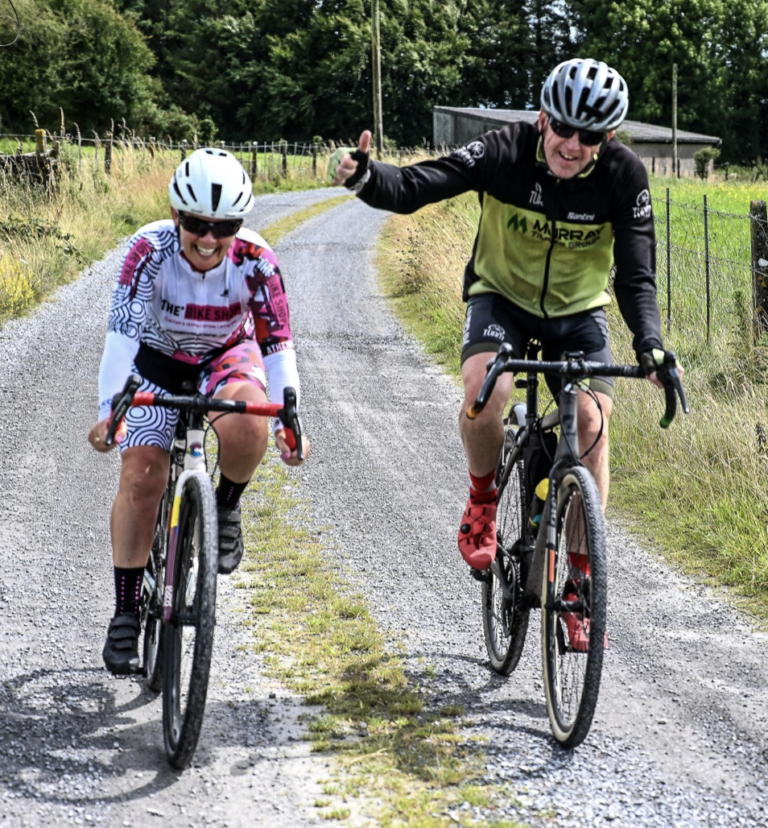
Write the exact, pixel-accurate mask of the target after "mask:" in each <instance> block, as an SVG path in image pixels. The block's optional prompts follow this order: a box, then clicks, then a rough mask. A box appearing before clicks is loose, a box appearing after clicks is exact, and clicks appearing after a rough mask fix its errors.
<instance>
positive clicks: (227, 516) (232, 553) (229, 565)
mask: <svg viewBox="0 0 768 828" xmlns="http://www.w3.org/2000/svg"><path fill="white" fill-rule="evenodd" d="M242 559H243V529H242V527H241V526H240V506H235V508H234V509H227V508H226V507H225V506H219V575H229V573H230V572H234V571H235V569H237V567H238V566H239V565H240V561H241V560H242Z"/></svg>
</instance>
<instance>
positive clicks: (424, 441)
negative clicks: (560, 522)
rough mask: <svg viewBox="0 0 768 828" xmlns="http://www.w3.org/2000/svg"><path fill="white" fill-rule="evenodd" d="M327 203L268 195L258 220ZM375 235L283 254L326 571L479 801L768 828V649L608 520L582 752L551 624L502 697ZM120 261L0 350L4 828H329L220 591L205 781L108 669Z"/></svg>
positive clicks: (558, 815)
mask: <svg viewBox="0 0 768 828" xmlns="http://www.w3.org/2000/svg"><path fill="white" fill-rule="evenodd" d="M338 194H339V193H338V191H333V190H320V191H313V192H308V193H290V194H282V195H275V196H268V197H263V198H260V199H259V200H258V205H257V209H256V211H255V213H254V215H253V219H252V221H251V223H252V225H253V226H254V227H256V228H258V227H259V226H265V225H266V224H268V223H271V222H273V221H275V220H277V219H279V218H281V217H282V216H283V215H286V214H288V213H290V212H291V211H293V210H296V209H300V208H301V207H304V206H308V205H309V204H311V203H313V202H314V201H316V200H318V199H322V198H327V197H336V196H337V195H338ZM385 218H386V216H385V215H384V214H381V213H377V212H375V211H373V210H370V209H369V208H367V207H365V206H364V205H362V204H360V203H358V202H348V203H344V204H342V205H340V206H338V207H336V208H334V209H332V210H330V211H328V212H326V213H324V214H322V215H319V216H317V217H315V218H314V219H312V220H310V221H309V222H307V223H306V224H305V225H303V226H302V227H301V228H299V229H298V230H297V231H295V232H294V233H292V234H290V235H289V236H286V237H284V238H283V240H282V241H281V243H280V244H279V245H278V248H277V252H278V255H279V258H280V261H281V265H282V269H283V272H284V273H285V276H286V283H287V289H288V292H289V295H290V300H291V308H292V318H293V327H294V332H295V335H296V338H297V341H298V348H299V362H300V370H301V373H302V384H303V411H304V414H303V419H304V425H305V427H306V429H307V432H308V434H309V436H310V438H311V439H312V449H313V454H312V458H311V460H310V461H309V463H308V464H307V466H306V467H305V468H304V469H302V470H300V471H298V472H296V473H295V478H296V480H297V482H298V483H300V486H301V490H302V494H303V496H304V497H305V498H306V499H307V500H308V501H309V503H310V504H311V513H312V515H313V519H315V520H316V521H317V522H318V524H320V525H322V526H327V527H330V534H331V535H332V536H333V540H334V544H333V546H334V550H335V551H333V552H329V554H334V555H336V556H337V557H338V562H339V565H340V566H342V567H344V568H345V570H346V571H348V572H349V574H350V578H351V579H352V580H353V583H354V584H355V585H356V586H357V587H359V588H360V589H361V590H362V591H363V592H364V594H365V595H366V596H367V599H368V601H369V604H370V607H371V610H372V612H373V613H374V615H375V617H376V619H377V620H378V622H379V624H380V626H381V628H382V629H383V630H384V631H385V632H386V633H387V635H388V637H389V639H390V640H392V641H393V642H404V643H405V645H406V649H407V653H408V668H409V671H410V672H411V673H412V674H413V676H414V680H415V681H416V680H417V681H419V682H420V683H421V685H422V686H423V687H424V688H425V692H426V693H427V695H429V696H431V698H432V699H433V700H434V702H435V703H440V704H448V703H457V704H462V705H464V707H465V708H466V710H467V716H466V718H465V720H464V729H463V732H464V734H465V735H466V739H467V743H468V744H472V745H474V748H473V749H474V750H478V751H483V755H484V762H485V768H486V771H485V772H486V780H487V781H488V782H489V783H509V784H510V785H511V786H512V788H513V789H514V790H516V791H517V792H518V796H517V797H516V798H511V799H510V803H509V813H508V817H509V818H516V819H518V820H520V822H523V823H529V824H530V825H533V826H544V825H546V826H555V827H556V828H566V826H577V825H578V826H602V825H612V826H621V827H622V828H623V826H633V828H636V827H639V828H656V826H658V828H700V827H701V828H704V826H706V828H720V827H721V826H722V828H732V827H733V828H735V826H750V827H751V826H756V827H758V828H759V827H760V826H768V810H767V809H766V808H767V806H766V804H765V794H764V790H765V787H766V777H767V776H768V737H766V727H767V725H768V640H767V639H766V637H765V636H761V635H759V634H756V633H754V632H753V631H752V630H751V628H750V625H749V623H748V620H747V619H745V618H744V617H743V616H740V615H739V614H737V613H736V612H735V611H734V610H732V609H730V608H729V607H728V606H727V605H726V603H725V602H724V600H723V596H721V595H719V594H717V593H715V592H713V591H712V590H709V589H706V588H704V587H701V586H699V585H696V584H695V583H693V582H692V581H690V580H689V579H687V578H685V577H683V576H681V575H680V574H678V573H676V572H674V571H672V570H670V569H669V568H668V567H667V566H665V565H664V564H663V563H662V562H661V561H660V559H659V558H658V557H657V556H655V555H654V554H653V553H652V552H649V551H648V550H645V549H643V548H642V547H641V546H640V545H638V544H637V543H636V542H634V541H633V540H632V539H631V538H630V537H629V536H628V535H627V534H626V532H624V531H623V530H622V527H621V526H620V524H619V522H618V521H617V520H615V519H611V520H609V557H610V564H611V571H610V578H611V580H610V599H609V600H610V607H609V637H610V648H609V650H608V652H607V654H606V656H607V657H606V662H605V667H604V673H603V677H604V678H603V686H602V689H601V694H600V701H599V703H598V710H597V716H596V721H595V724H594V726H593V729H592V731H591V733H590V735H589V737H588V739H587V741H586V742H585V743H584V745H582V746H581V747H580V748H579V749H578V750H576V751H574V752H564V751H562V750H561V749H559V748H558V746H557V745H556V744H555V743H554V741H553V739H552V737H551V736H550V734H549V726H548V721H547V716H546V709H545V704H544V695H543V688H542V683H541V679H540V675H541V668H540V659H539V643H538V627H537V624H535V623H534V624H532V625H531V630H530V631H529V639H528V642H527V644H526V649H525V652H524V655H523V659H522V662H521V665H520V666H519V668H518V670H517V672H516V673H515V674H514V675H513V676H512V677H510V678H508V679H503V678H500V677H498V676H496V675H494V674H493V673H492V672H491V671H490V670H489V668H488V666H487V664H486V659H485V650H484V647H483V643H482V625H481V618H480V611H479V591H480V590H479V585H478V584H476V583H475V582H474V581H472V580H471V578H470V577H469V574H468V572H467V570H466V567H465V565H464V564H463V562H462V561H461V560H460V558H459V555H458V552H457V551H456V548H455V533H456V528H457V523H458V520H459V518H460V516H461V511H462V506H463V502H464V499H465V498H466V485H467V484H466V480H465V471H464V462H463V456H462V451H461V448H460V444H459V439H458V433H457V427H456V418H457V411H458V404H459V397H460V395H459V391H458V388H457V387H456V385H455V384H454V383H453V381H451V380H450V379H448V378H446V377H445V376H444V375H443V373H442V372H441V370H440V369H439V368H437V367H436V366H435V365H434V364H432V363H431V362H430V361H429V359H428V358H426V357H425V356H424V355H423V353H422V351H421V350H420V349H419V347H418V346H417V345H416V344H415V343H413V342H412V341H411V340H410V339H409V338H408V337H407V336H405V334H404V333H403V331H402V329H401V328H400V327H399V325H398V324H397V323H396V322H395V321H394V319H393V317H392V315H391V314H390V312H389V310H388V306H387V302H386V298H385V297H384V296H383V295H382V293H381V291H380V289H379V287H378V285H377V283H376V280H375V277H374V274H373V256H374V247H375V243H376V239H377V234H378V231H379V230H380V228H381V226H382V223H383V221H384V220H385ZM117 261H118V253H114V254H110V255H109V256H107V257H106V258H105V259H104V260H103V261H102V262H100V263H98V264H97V265H96V266H94V267H92V268H90V269H89V270H88V271H87V272H86V273H85V274H83V276H82V278H81V279H80V280H79V281H78V282H76V283H74V284H72V285H70V286H68V287H66V288H65V289H63V290H61V291H59V292H58V294H57V295H56V297H55V299H54V300H53V301H51V302H49V303H47V304H46V305H44V306H43V307H42V308H40V309H39V310H38V311H37V312H36V313H34V314H33V315H32V316H31V317H29V318H28V319H24V320H20V321H16V322H12V323H9V324H7V325H6V326H5V327H4V328H3V329H2V330H0V434H2V437H3V438H4V439H3V447H4V449H5V456H4V457H3V460H2V463H0V493H1V494H2V496H3V502H4V503H5V509H4V510H3V513H2V516H1V517H0V561H1V562H2V566H1V567H0V670H1V674H0V675H1V676H2V679H1V680H0V828H17V826H42V825H45V826H69V825H102V826H107V828H113V827H114V828H117V827H118V826H145V825H152V824H160V820H162V819H163V818H165V819H166V820H168V819H173V820H174V824H178V825H190V826H200V825H210V826H217V828H218V826H230V828H237V827H238V826H246V825H249V826H251V825H268V826H279V827H280V828H282V826H304V825H313V824H314V825H317V824H329V823H328V822H325V821H321V820H320V819H319V817H318V815H317V812H316V809H315V808H314V806H313V803H314V801H315V799H316V798H318V797H319V792H320V787H321V780H323V779H324V778H327V777H328V775H329V767H328V766H327V764H326V762H327V760H326V759H324V758H323V757H321V756H316V755H312V754H310V753H309V749H308V746H307V743H306V742H303V741H301V739H300V738H298V737H299V735H300V733H301V726H300V724H299V722H298V715H299V712H300V710H301V708H300V705H299V700H297V699H295V698H293V697H292V696H291V694H290V693H288V692H286V691H285V689H284V688H282V687H280V686H279V685H275V684H273V683H271V682H270V681H269V680H267V679H266V678H264V676H263V675H262V674H261V672H260V666H259V661H258V658H257V657H256V656H252V655H249V654H248V653H247V652H245V651H242V650H239V649H238V647H239V645H241V644H242V643H244V642H245V641H246V640H247V636H248V634H247V633H244V632H243V631H242V630H241V629H240V627H239V625H238V619H239V617H240V614H239V609H240V604H241V602H242V600H243V596H242V595H241V594H240V591H235V590H234V589H232V587H231V585H230V579H229V578H226V577H225V578H220V580H219V595H220V599H219V608H218V627H217V638H216V661H215V664H214V667H213V673H212V681H211V690H210V693H209V703H208V706H207V711H206V720H205V724H204V727H203V732H202V736H201V740H200V746H199V748H198V751H197V754H196V760H195V764H194V766H193V767H192V768H191V769H190V770H188V771H187V772H185V773H183V774H179V773H177V772H174V771H171V770H170V769H169V768H168V766H167V764H166V762H165V759H164V756H163V752H162V733H161V726H160V719H161V711H160V704H159V700H158V699H157V698H156V697H154V695H153V694H151V693H149V691H147V690H146V689H145V688H144V687H143V684H142V682H141V681H140V680H139V679H135V680H134V679H115V678H112V677H111V676H109V675H108V674H107V673H106V671H105V670H104V669H103V666H102V662H101V647H102V645H103V638H104V634H105V629H106V623H107V620H108V618H109V615H110V614H111V611H112V593H113V587H112V570H111V564H110V560H109V553H108V550H109V538H108V512H109V507H110V504H111V501H112V498H113V496H114V492H115V487H116V480H117V466H118V462H119V461H118V459H117V457H115V456H109V457H106V458H105V457H102V456H97V455H96V454H95V453H94V452H92V451H91V450H90V448H89V447H88V445H87V443H86V440H85V437H86V434H87V430H88V427H89V425H90V424H91V422H92V420H93V418H94V416H95V412H96V384H95V383H96V376H97V372H98V361H99V358H100V354H101V347H102V342H103V335H104V330H105V324H106V317H107V312H108V308H109V299H110V293H111V283H112V279H113V278H114V274H115V269H116V266H117ZM457 278H458V276H457ZM693 402H694V403H695V401H693ZM659 405H660V406H661V400H659ZM676 427H681V428H684V427H685V423H684V422H682V421H681V422H680V423H676ZM652 436H653V435H649V438H652ZM477 736H481V737H483V739H482V740H481V741H479V742H478V741H476V740H475V737H477ZM467 807H468V806H467ZM476 816H477V817H479V818H480V819H481V820H482V818H483V817H484V814H483V813H482V812H478V813H477V814H476ZM330 824H332V823H330Z"/></svg>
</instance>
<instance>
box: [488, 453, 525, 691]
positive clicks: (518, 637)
mask: <svg viewBox="0 0 768 828" xmlns="http://www.w3.org/2000/svg"><path fill="white" fill-rule="evenodd" d="M508 442H509V441H508ZM512 442H513V441H512ZM527 511H528V510H527V502H526V496H525V486H524V485H523V464H522V461H518V462H515V463H509V462H507V463H506V467H505V468H502V471H501V475H500V480H499V495H498V503H497V511H496V533H497V553H496V560H497V564H496V565H494V567H492V569H491V573H490V578H489V580H488V581H486V582H485V583H483V588H482V596H481V600H482V606H483V630H484V633H485V644H486V649H487V651H488V657H489V660H490V662H491V666H492V667H493V669H494V670H496V671H497V672H499V673H502V674H503V675H509V674H510V673H511V672H512V671H513V670H514V669H515V667H517V664H518V662H519V660H520V655H521V653H522V650H523V645H524V643H525V635H526V632H527V630H528V614H529V613H528V610H527V609H523V607H522V583H521V573H520V561H519V557H518V555H519V553H518V548H519V544H520V541H521V538H522V536H523V529H524V524H523V521H524V520H526V519H527ZM499 575H501V577H502V578H503V582H502V580H501V579H500V577H499ZM505 586H506V588H507V591H506V594H505Z"/></svg>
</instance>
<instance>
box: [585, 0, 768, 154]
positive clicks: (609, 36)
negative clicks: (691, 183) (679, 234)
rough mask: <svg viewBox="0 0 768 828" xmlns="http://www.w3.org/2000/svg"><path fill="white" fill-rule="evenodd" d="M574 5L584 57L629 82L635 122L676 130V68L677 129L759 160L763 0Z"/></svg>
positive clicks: (766, 89)
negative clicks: (674, 83) (674, 92)
mask: <svg viewBox="0 0 768 828" xmlns="http://www.w3.org/2000/svg"><path fill="white" fill-rule="evenodd" d="M572 6H573V19H574V23H575V26H576V28H577V30H578V32H579V36H578V43H579V48H580V51H581V53H583V54H584V55H589V56H592V57H595V58H599V59H602V60H605V61H607V62H608V63H611V64H612V65H613V66H615V67H616V69H617V70H618V71H619V72H621V74H622V75H623V76H624V77H625V79H626V80H627V83H628V84H629V90H630V118H633V119H635V120H640V121H648V122H649V123H653V124H663V125H671V123H672V89H671V86H672V64H673V63H677V66H678V126H679V127H680V128H681V129H687V130H692V131H694V132H702V133H705V134H709V135H718V136H720V137H722V138H723V156H724V157H725V158H726V159H727V160H731V161H733V160H744V159H746V158H749V157H754V155H755V153H756V152H757V151H758V150H759V149H760V146H759V142H760V140H761V137H760V134H759V130H758V124H759V120H760V117H759V116H760V102H761V101H762V100H765V99H766V98H768V85H767V83H766V69H765V66H764V64H765V61H764V59H763V57H762V56H763V55H764V54H765V49H766V46H767V45H768V44H767V43H766V37H767V34H766V33H767V32H768V16H767V15H768V4H767V3H766V2H765V0H667V2H664V3H659V2H656V0H624V2H622V3H605V2H601V0H578V1H577V2H573V3H572ZM762 151H763V152H765V148H763V150H762Z"/></svg>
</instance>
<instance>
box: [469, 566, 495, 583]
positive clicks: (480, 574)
mask: <svg viewBox="0 0 768 828" xmlns="http://www.w3.org/2000/svg"><path fill="white" fill-rule="evenodd" d="M469 571H470V573H471V574H472V577H473V578H474V579H475V580H476V581H479V582H480V583H481V584H490V583H491V570H490V569H471V568H470V570H469Z"/></svg>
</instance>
